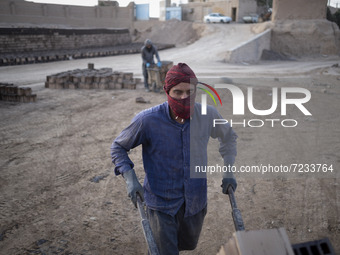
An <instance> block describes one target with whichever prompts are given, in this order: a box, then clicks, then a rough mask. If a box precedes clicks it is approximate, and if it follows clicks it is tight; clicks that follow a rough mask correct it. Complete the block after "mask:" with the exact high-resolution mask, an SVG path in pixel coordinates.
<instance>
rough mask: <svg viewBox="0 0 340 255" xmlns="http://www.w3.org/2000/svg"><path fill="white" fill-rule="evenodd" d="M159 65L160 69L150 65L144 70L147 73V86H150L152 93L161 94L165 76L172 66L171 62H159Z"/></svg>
mask: <svg viewBox="0 0 340 255" xmlns="http://www.w3.org/2000/svg"><path fill="white" fill-rule="evenodd" d="M161 63H162V66H161V67H158V66H157V65H155V64H152V65H150V66H149V67H147V68H146V70H147V72H148V84H149V85H150V90H152V91H154V92H161V91H162V90H163V86H164V84H165V76H166V74H167V72H168V71H169V70H170V68H171V67H172V66H173V62H172V61H161Z"/></svg>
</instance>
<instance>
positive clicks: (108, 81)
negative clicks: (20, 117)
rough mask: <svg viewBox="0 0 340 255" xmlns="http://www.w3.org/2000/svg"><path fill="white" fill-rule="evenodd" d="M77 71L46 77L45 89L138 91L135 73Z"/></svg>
mask: <svg viewBox="0 0 340 255" xmlns="http://www.w3.org/2000/svg"><path fill="white" fill-rule="evenodd" d="M88 67H89V68H88V69H75V70H71V71H66V72H62V73H57V74H54V75H49V76H47V77H46V82H45V87H46V88H50V89H136V84H137V83H139V82H140V79H134V78H133V73H125V72H117V71H112V68H101V69H94V66H93V64H89V66H88Z"/></svg>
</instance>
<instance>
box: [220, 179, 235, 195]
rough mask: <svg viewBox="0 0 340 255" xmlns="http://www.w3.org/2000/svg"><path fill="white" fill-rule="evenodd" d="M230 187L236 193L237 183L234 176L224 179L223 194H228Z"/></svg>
mask: <svg viewBox="0 0 340 255" xmlns="http://www.w3.org/2000/svg"><path fill="white" fill-rule="evenodd" d="M229 186H231V187H232V188H233V190H234V191H235V190H236V188H237V182H236V179H235V177H234V176H231V177H226V178H223V180H222V185H221V187H222V192H223V194H228V188H229Z"/></svg>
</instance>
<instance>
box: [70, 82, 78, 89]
mask: <svg viewBox="0 0 340 255" xmlns="http://www.w3.org/2000/svg"><path fill="white" fill-rule="evenodd" d="M68 88H69V89H77V88H78V85H77V83H70V84H69V85H68Z"/></svg>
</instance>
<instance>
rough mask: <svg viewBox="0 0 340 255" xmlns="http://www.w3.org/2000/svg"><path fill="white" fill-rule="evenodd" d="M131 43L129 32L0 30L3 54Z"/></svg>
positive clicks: (99, 30) (100, 30)
mask: <svg viewBox="0 0 340 255" xmlns="http://www.w3.org/2000/svg"><path fill="white" fill-rule="evenodd" d="M127 43H131V36H130V33H129V30H128V29H52V28H0V45H1V48H0V53H1V54H4V53H15V52H34V51H42V50H43V51H51V50H64V49H67V50H72V49H82V48H91V47H97V48H98V47H107V46H115V45H121V44H127Z"/></svg>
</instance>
